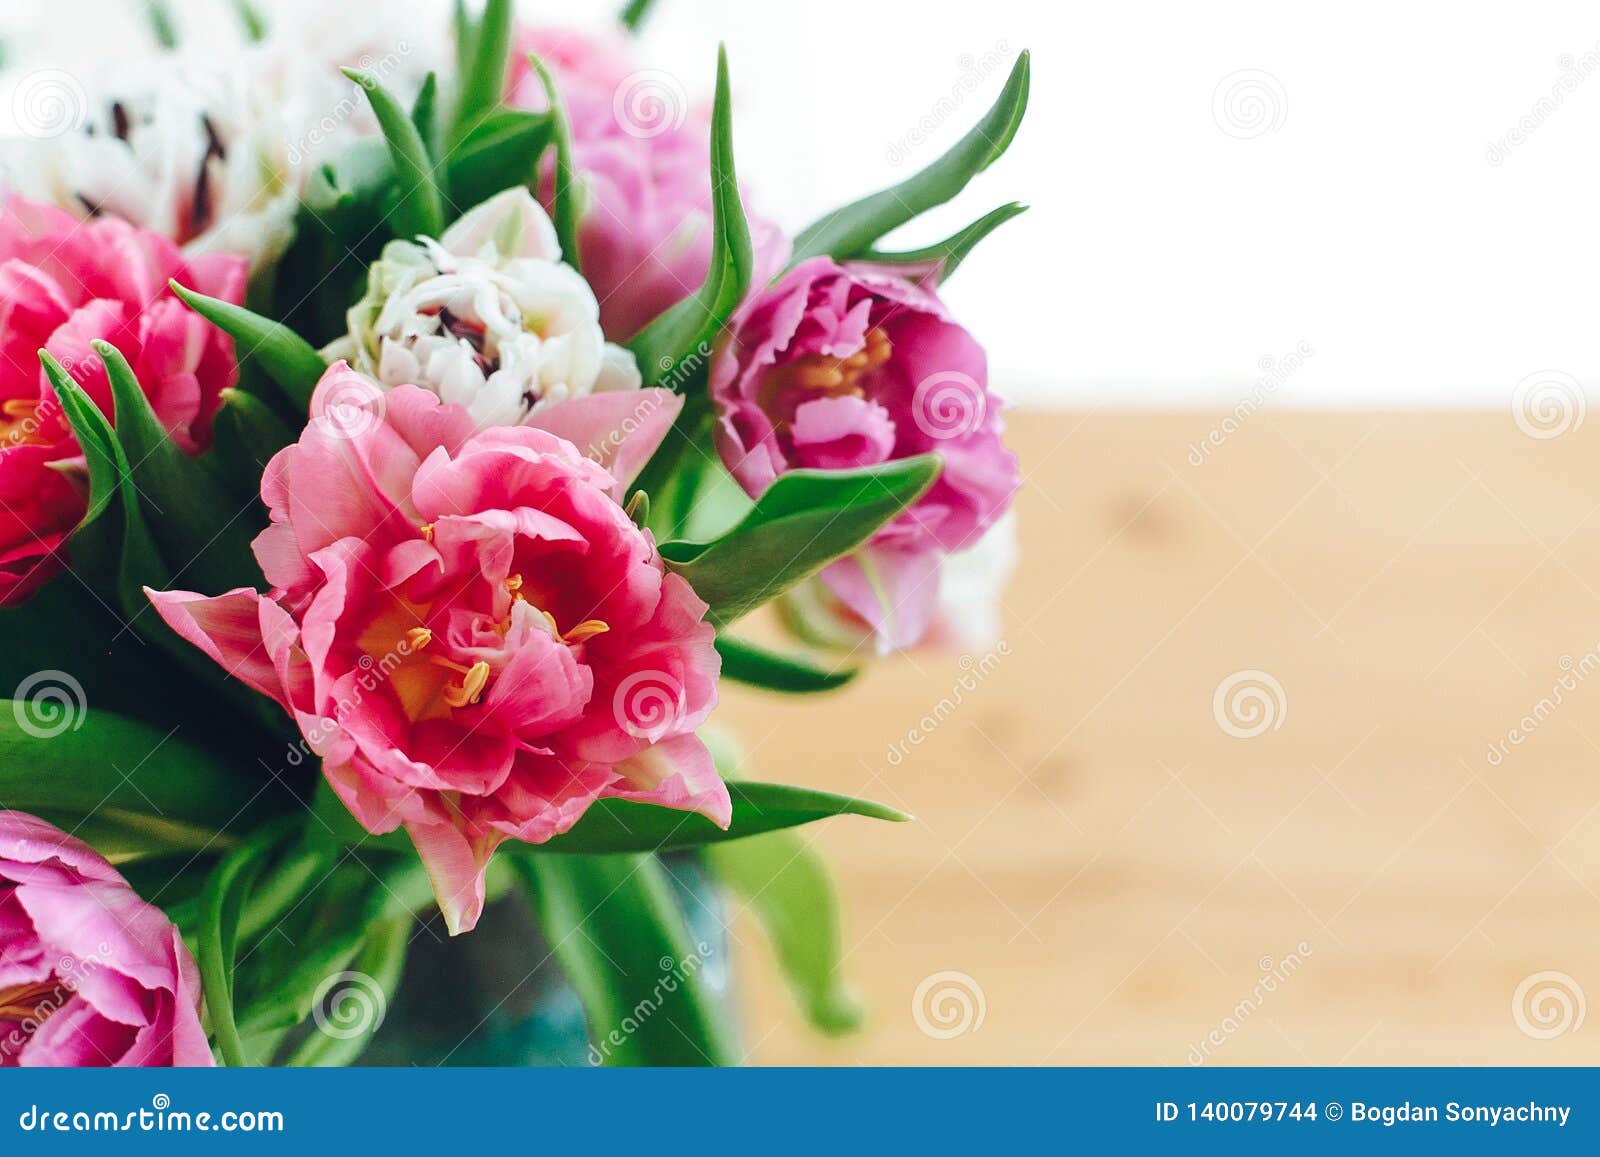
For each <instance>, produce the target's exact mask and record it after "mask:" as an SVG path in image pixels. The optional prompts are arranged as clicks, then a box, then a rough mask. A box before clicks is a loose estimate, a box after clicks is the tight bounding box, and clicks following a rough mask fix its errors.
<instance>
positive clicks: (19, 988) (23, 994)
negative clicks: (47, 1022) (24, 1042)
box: [0, 980, 66, 1025]
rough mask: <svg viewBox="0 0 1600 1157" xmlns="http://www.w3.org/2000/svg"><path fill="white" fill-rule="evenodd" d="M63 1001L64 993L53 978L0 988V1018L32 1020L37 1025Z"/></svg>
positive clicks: (64, 999)
mask: <svg viewBox="0 0 1600 1157" xmlns="http://www.w3.org/2000/svg"><path fill="white" fill-rule="evenodd" d="M65 1003H66V994H65V993H63V992H62V990H61V985H60V984H58V983H57V982H56V981H54V980H41V981H38V982H36V983H33V984H17V985H12V986H11V987H10V988H0V1020H11V1021H18V1022H21V1021H33V1022H34V1024H35V1025H37V1024H39V1023H41V1022H43V1021H44V1019H45V1018H46V1017H48V1016H49V1015H50V1014H51V1013H53V1012H57V1011H59V1010H60V1008H61V1006H62V1005H63V1004H65Z"/></svg>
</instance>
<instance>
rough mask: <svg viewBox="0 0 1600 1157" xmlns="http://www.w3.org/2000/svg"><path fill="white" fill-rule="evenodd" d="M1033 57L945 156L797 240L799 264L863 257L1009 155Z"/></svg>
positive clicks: (1021, 60)
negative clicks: (814, 259)
mask: <svg viewBox="0 0 1600 1157" xmlns="http://www.w3.org/2000/svg"><path fill="white" fill-rule="evenodd" d="M1028 71H1029V69H1028V54H1027V53H1026V52H1024V53H1022V55H1020V56H1018V57H1017V63H1016V64H1015V65H1013V66H1012V69H1011V75H1010V76H1009V77H1007V78H1006V83H1005V87H1004V88H1003V89H1002V90H1001V92H1000V96H999V98H998V99H997V100H996V101H995V102H994V105H993V106H992V107H991V108H990V109H989V111H988V112H986V113H985V114H984V115H983V119H982V120H980V121H979V122H978V123H977V124H976V125H975V126H974V127H973V129H972V131H971V132H969V133H967V135H966V136H964V137H962V138H961V139H960V140H959V141H957V142H956V143H955V145H954V147H952V148H951V149H950V151H949V152H947V153H945V154H944V156H942V157H940V158H939V159H938V160H936V161H934V162H933V163H932V164H931V165H929V166H928V167H927V168H925V169H923V170H922V171H921V172H919V173H916V174H915V175H913V176H911V177H908V178H907V179H906V180H904V181H902V182H900V183H899V184H898V185H894V186H892V187H891V188H888V189H884V190H883V191H882V192H878V193H873V194H872V195H871V196H868V197H863V198H862V199H861V200H859V201H855V202H853V203H851V204H849V205H846V206H845V207H844V208H842V209H836V210H834V211H833V212H832V213H829V214H828V215H827V216H826V217H824V218H822V219H821V220H820V221H817V222H815V223H814V224H812V225H811V226H809V227H808V228H806V229H805V230H804V231H802V232H801V234H800V236H798V237H796V238H795V242H794V255H793V260H794V262H795V263H799V262H801V261H804V260H805V259H806V258H808V257H816V256H818V255H819V254H823V253H826V254H828V255H829V256H831V257H834V258H837V259H838V260H841V261H843V260H846V259H848V258H854V257H859V256H861V255H862V254H863V253H865V252H866V251H867V250H868V248H869V247H870V246H871V245H872V244H873V242H875V241H877V240H878V238H880V237H882V236H884V235H885V234H886V233H889V232H890V231H892V230H894V229H898V228H899V227H900V226H901V225H904V224H905V223H906V222H907V221H910V220H911V219H912V218H914V217H919V216H921V215H922V214H923V213H926V212H927V211H928V210H929V209H932V208H933V207H934V206H935V205H942V204H944V203H945V202H946V201H948V200H950V199H951V198H952V197H954V196H955V195H956V194H957V193H959V192H961V190H962V189H964V188H966V186H967V182H968V181H970V180H972V178H973V177H975V176H976V175H977V174H979V173H981V172H983V170H984V169H986V168H988V167H989V166H990V165H991V164H993V163H994V162H995V161H996V160H998V159H999V157H1000V155H1001V154H1002V153H1004V152H1005V151H1006V147H1007V146H1008V145H1010V144H1011V139H1012V138H1013V137H1014V136H1016V133H1017V127H1018V126H1019V125H1020V124H1021V123H1022V114H1023V112H1024V111H1025V110H1026V109H1027V107H1028Z"/></svg>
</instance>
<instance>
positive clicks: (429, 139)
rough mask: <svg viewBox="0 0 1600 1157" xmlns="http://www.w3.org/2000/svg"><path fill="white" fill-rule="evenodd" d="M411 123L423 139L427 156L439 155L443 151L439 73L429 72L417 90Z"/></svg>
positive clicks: (423, 149) (424, 151) (423, 148)
mask: <svg viewBox="0 0 1600 1157" xmlns="http://www.w3.org/2000/svg"><path fill="white" fill-rule="evenodd" d="M411 124H412V126H413V127H414V128H415V129H416V130H417V136H418V137H419V138H420V139H421V141H422V152H423V155H424V156H426V157H437V156H438V155H439V154H440V152H441V151H442V146H441V143H440V140H439V74H438V73H436V72H429V73H428V75H427V76H426V77H424V78H423V80H422V87H421V88H419V89H418V90H417V99H416V100H415V101H413V102H412V104H411Z"/></svg>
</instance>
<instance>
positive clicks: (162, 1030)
mask: <svg viewBox="0 0 1600 1157" xmlns="http://www.w3.org/2000/svg"><path fill="white" fill-rule="evenodd" d="M211 1063H212V1058H211V1050H210V1048H208V1047H207V1045H206V1034H205V1031H204V1030H203V1029H202V1028H201V1027H200V976H199V971H198V970H197V969H196V968H195V964H194V960H193V959H192V958H191V957H190V956H189V950H188V949H187V948H185V947H184V945H183V937H182V936H180V935H179V934H178V930H177V929H176V928H174V927H173V926H172V924H171V922H170V921H168V919H167V918H166V916H165V915H163V914H162V912H161V910H160V909H159V908H156V907H154V906H152V905H150V904H146V903H145V902H144V901H143V900H141V899H139V897H138V896H136V895H135V894H134V892H133V889H132V888H130V887H128V884H127V882H126V881H125V880H123V878H122V877H121V876H119V875H118V874H117V872H116V869H114V868H113V867H112V866H111V865H110V864H108V863H107V862H106V861H105V859H104V858H103V857H101V856H100V855H99V854H98V853H97V852H95V851H94V849H92V848H90V847H89V846H88V845H87V844H84V843H82V842H81V841H79V840H75V839H73V838H72V837H71V836H69V835H67V834H66V833H65V832H62V831H60V830H58V829H56V828H54V827H52V826H51V825H49V824H47V823H45V822H44V821H43V820H41V819H38V818H37V817H35V816H31V815H27V814H26V813H24V812H16V811H0V1067H4V1066H8V1065H34V1066H45V1065H48V1066H79V1065H96V1066H98V1065H120V1066H146V1067H160V1066H164V1065H210V1064H211Z"/></svg>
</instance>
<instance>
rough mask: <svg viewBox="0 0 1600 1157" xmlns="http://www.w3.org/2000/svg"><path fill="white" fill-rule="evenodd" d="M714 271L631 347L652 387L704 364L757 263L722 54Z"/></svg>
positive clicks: (714, 120)
mask: <svg viewBox="0 0 1600 1157" xmlns="http://www.w3.org/2000/svg"><path fill="white" fill-rule="evenodd" d="M711 188H712V200H711V267H710V268H709V269H707V270H706V279H705V281H704V282H703V283H701V286H700V288H699V289H698V290H696V291H695V294H694V296H692V297H688V298H685V299H684V300H683V301H680V302H678V304H677V305H674V306H673V307H672V308H670V309H668V310H667V311H666V312H665V313H663V314H661V315H660V316H659V317H657V318H656V319H655V320H654V321H652V322H651V323H650V324H649V325H647V326H645V327H644V329H642V330H640V331H639V333H638V334H637V335H635V336H634V338H633V340H632V341H630V342H629V343H628V346H629V348H630V349H632V350H633V353H634V356H635V358H637V359H638V362H639V371H640V373H641V374H642V375H643V377H644V384H645V385H647V386H653V385H656V384H657V383H658V382H660V381H662V380H663V379H666V378H668V377H669V376H670V377H672V378H673V380H676V379H677V376H678V367H679V364H680V363H682V362H684V361H685V360H687V359H690V358H700V359H702V360H703V357H704V351H705V350H708V349H710V347H711V346H712V345H713V344H715V342H716V339H717V337H718V335H719V334H720V333H721V332H722V328H723V326H724V325H726V324H727V321H728V319H729V318H730V317H732V316H733V312H734V310H736V309H738V308H739V304H740V302H742V301H743V300H744V295H745V293H746V291H747V290H749V288H750V279H751V276H752V271H753V269H754V267H755V258H754V255H753V253H752V250H751V248H750V226H749V223H748V222H746V221H745V216H744V204H743V203H742V202H741V201H740V200H739V178H738V174H737V173H736V172H735V170H734V164H733V103H732V98H731V97H730V96H729V95H728V52H727V49H726V48H719V49H718V50H717V92H716V100H715V103H714V105H713V106H712V111H711Z"/></svg>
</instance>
